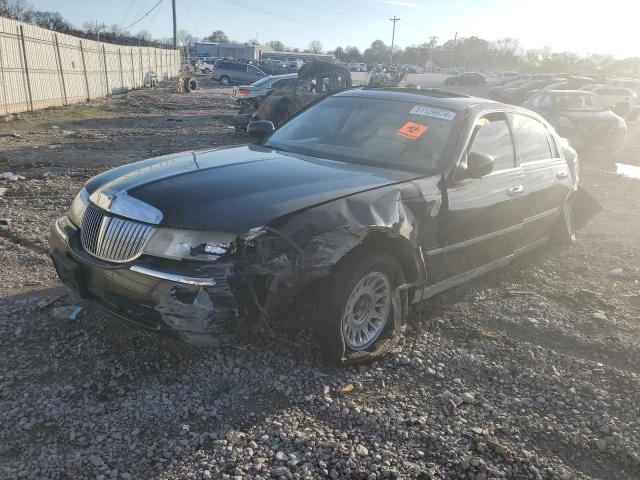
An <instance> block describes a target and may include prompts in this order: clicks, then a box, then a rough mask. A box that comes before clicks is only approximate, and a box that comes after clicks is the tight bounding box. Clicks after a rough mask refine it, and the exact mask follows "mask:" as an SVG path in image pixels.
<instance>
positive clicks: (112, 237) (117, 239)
mask: <svg viewBox="0 0 640 480" xmlns="http://www.w3.org/2000/svg"><path fill="white" fill-rule="evenodd" d="M153 230H154V228H153V227H152V226H150V225H147V224H145V223H140V222H134V221H131V220H126V219H124V218H119V217H114V216H111V215H109V214H105V213H104V212H103V211H102V210H100V209H98V208H97V207H95V206H94V205H93V204H91V203H90V204H89V206H88V207H87V209H86V211H85V213H84V216H83V217H82V223H81V225H80V240H81V242H82V247H83V248H84V249H85V250H86V251H87V252H88V253H90V254H91V255H93V256H94V257H97V258H99V259H101V260H106V261H108V262H116V263H125V262H130V261H131V260H134V259H136V258H138V257H139V256H140V255H141V254H142V248H143V247H144V245H145V243H146V242H147V240H148V239H149V237H150V236H151V234H152V233H153Z"/></svg>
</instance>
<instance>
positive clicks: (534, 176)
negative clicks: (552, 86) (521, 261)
mask: <svg viewBox="0 0 640 480" xmlns="http://www.w3.org/2000/svg"><path fill="white" fill-rule="evenodd" d="M510 121H511V125H512V130H513V135H514V139H515V145H516V155H517V158H518V161H519V163H520V167H521V168H522V172H523V174H524V199H525V203H526V210H525V216H524V233H523V236H522V239H521V240H522V241H521V244H520V245H519V246H517V249H528V248H532V247H535V246H536V245H537V244H539V243H541V242H543V241H545V240H546V239H547V237H548V235H549V232H550V230H551V226H552V225H553V223H554V222H555V221H556V219H557V218H558V217H559V215H560V207H561V206H562V202H563V201H564V199H565V198H566V196H567V195H568V193H569V191H570V189H571V185H572V179H571V176H570V175H571V174H570V173H569V167H568V165H567V163H566V162H565V160H564V159H563V158H562V157H561V155H560V149H559V148H558V145H557V143H556V140H555V137H554V135H553V134H552V132H551V131H550V130H549V127H548V126H547V125H545V124H544V123H543V122H541V121H540V120H538V119H537V118H534V117H531V116H528V115H526V114H521V113H512V114H510Z"/></svg>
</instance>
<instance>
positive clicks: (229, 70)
mask: <svg viewBox="0 0 640 480" xmlns="http://www.w3.org/2000/svg"><path fill="white" fill-rule="evenodd" d="M266 76H267V74H266V73H265V72H263V71H262V70H260V69H259V68H258V67H255V66H253V65H248V64H246V63H242V62H233V61H230V60H220V61H219V62H217V63H216V64H215V66H214V69H213V75H212V78H213V79H214V80H218V81H219V82H220V83H221V84H222V85H231V84H234V83H245V84H251V83H253V82H255V81H256V80H259V79H261V78H264V77H266Z"/></svg>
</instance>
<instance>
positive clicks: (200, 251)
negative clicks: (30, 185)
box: [51, 87, 578, 363]
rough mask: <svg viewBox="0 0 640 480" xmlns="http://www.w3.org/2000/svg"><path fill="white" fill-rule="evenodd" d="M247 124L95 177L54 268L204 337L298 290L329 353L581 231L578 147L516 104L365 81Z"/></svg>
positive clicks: (372, 347)
mask: <svg viewBox="0 0 640 480" xmlns="http://www.w3.org/2000/svg"><path fill="white" fill-rule="evenodd" d="M248 131H249V133H250V134H252V135H254V136H257V137H259V138H260V139H259V140H258V141H257V143H256V144H252V145H245V146H238V147H232V148H217V149H210V150H203V151H194V152H185V153H178V154H172V155H166V156H163V157H159V158H153V159H149V160H144V161H141V162H138V163H132V164H128V165H123V166H121V167H118V168H115V169H113V170H110V171H107V172H105V173H102V174H100V175H98V176H96V177H94V178H92V179H90V180H89V181H88V182H87V183H86V185H85V186H84V188H82V190H81V191H80V193H79V194H78V196H77V197H76V198H75V200H74V201H73V203H72V205H71V207H70V209H69V212H68V213H67V215H66V216H64V217H62V218H60V219H58V220H57V221H56V223H55V226H54V228H53V229H52V240H51V242H52V250H51V253H52V258H53V261H54V263H55V267H56V270H57V272H58V275H59V276H60V278H61V279H62V280H63V281H64V282H65V283H66V284H68V285H69V286H71V287H72V288H73V289H75V290H76V291H77V292H78V293H79V294H80V295H81V296H82V297H83V298H87V299H89V300H91V301H93V302H94V303H96V304H98V305H99V306H101V307H103V308H105V309H106V310H108V311H109V312H111V313H113V314H115V315H117V316H119V317H121V318H123V319H126V320H128V321H130V322H133V323H134V324H136V325H138V326H142V327H145V328H147V329H150V330H155V331H158V332H164V333H167V334H170V335H173V336H175V337H177V338H181V339H183V340H185V341H189V342H192V343H196V344H201V345H216V344H220V343H228V342H229V339H230V338H234V336H235V335H238V334H241V333H246V332H247V331H248V329H250V328H251V326H252V324H253V323H252V322H255V321H258V320H260V321H265V320H266V319H268V318H269V316H270V315H272V314H273V313H274V312H279V311H282V309H284V308H285V307H287V306H290V305H292V304H293V303H294V301H296V300H299V299H300V298H304V299H305V301H304V302H299V304H300V303H302V304H304V305H307V306H308V310H309V315H307V316H305V318H308V319H309V321H311V322H312V323H313V325H314V327H315V330H314V331H315V332H316V336H317V340H318V342H319V344H320V347H321V350H322V352H323V354H324V355H325V356H326V357H327V358H328V359H330V360H332V361H335V362H342V363H345V362H353V361H361V360H366V359H368V358H372V357H374V356H375V355H377V354H379V353H380V352H381V351H384V350H385V345H386V346H388V345H389V344H391V343H393V342H392V340H393V339H394V338H397V336H398V335H399V334H400V333H401V332H402V331H403V328H404V324H405V321H406V314H407V310H408V306H409V304H410V303H412V302H417V301H420V300H422V299H425V298H428V297H430V296H432V295H434V294H435V293H437V292H440V291H442V290H444V289H446V288H449V287H451V286H453V285H456V284H459V283H461V282H463V281H465V280H468V279H471V278H473V277H475V276H477V275H479V274H482V273H484V272H487V271H488V270H490V269H492V268H495V267H499V266H503V265H506V264H507V263H508V262H509V261H510V260H511V259H512V258H514V257H515V256H517V255H520V254H522V253H524V252H526V251H529V250H531V249H533V248H535V247H537V246H539V245H542V244H544V243H545V242H547V241H548V240H554V241H556V242H560V243H564V244H571V243H573V242H574V241H575V234H574V222H573V221H572V198H573V197H574V195H575V194H576V193H577V191H578V160H577V155H576V153H575V151H574V150H573V149H572V148H571V147H570V146H569V145H568V144H567V143H566V141H564V140H563V139H561V138H559V137H558V135H557V134H556V133H555V131H554V130H553V128H552V127H551V126H550V125H549V124H548V123H547V122H546V121H545V120H544V119H542V118H541V117H540V116H539V115H537V114H535V113H533V112H531V111H528V110H525V109H522V108H520V107H515V106H510V105H504V104H501V103H496V102H493V101H489V100H484V99H479V98H473V97H468V96H464V95H458V94H453V93H448V92H444V91H441V90H435V89H434V90H416V89H408V88H361V87H360V88H352V89H347V90H343V91H340V92H337V93H335V94H333V95H329V96H327V97H325V98H323V99H321V100H319V101H317V102H315V103H314V104H312V105H311V106H309V107H307V108H305V109H303V110H302V111H301V112H299V113H298V114H297V115H295V116H293V117H292V118H290V119H289V120H288V121H286V122H285V123H283V124H282V125H281V126H280V127H279V128H278V129H275V130H274V128H273V124H271V123H270V122H268V121H264V120H263V121H257V122H252V123H251V124H250V125H249V127H248ZM573 212H574V213H576V211H575V210H573Z"/></svg>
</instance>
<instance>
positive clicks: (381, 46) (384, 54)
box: [364, 40, 391, 63]
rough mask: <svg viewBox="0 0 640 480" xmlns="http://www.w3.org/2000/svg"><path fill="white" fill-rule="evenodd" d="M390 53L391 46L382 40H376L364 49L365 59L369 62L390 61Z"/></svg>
mask: <svg viewBox="0 0 640 480" xmlns="http://www.w3.org/2000/svg"><path fill="white" fill-rule="evenodd" d="M390 53H391V48H390V47H387V46H386V45H385V43H384V42H383V41H382V40H375V41H374V42H373V43H372V44H371V46H370V47H369V48H367V49H366V50H365V51H364V60H365V61H366V62H367V63H385V62H388V61H389V56H390Z"/></svg>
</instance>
